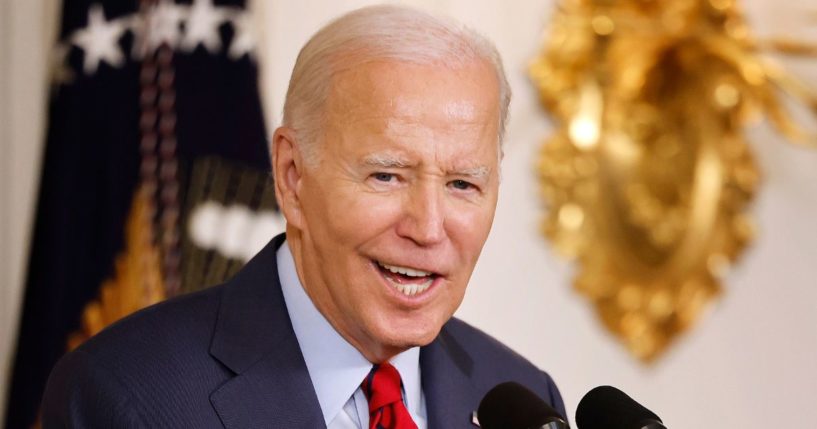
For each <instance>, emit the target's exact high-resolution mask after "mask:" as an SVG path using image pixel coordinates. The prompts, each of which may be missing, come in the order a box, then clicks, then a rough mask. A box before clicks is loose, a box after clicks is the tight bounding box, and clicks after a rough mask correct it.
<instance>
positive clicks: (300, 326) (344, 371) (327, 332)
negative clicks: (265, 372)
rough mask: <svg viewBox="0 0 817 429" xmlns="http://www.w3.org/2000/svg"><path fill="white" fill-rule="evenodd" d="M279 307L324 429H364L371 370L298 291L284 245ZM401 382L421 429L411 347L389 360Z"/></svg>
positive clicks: (416, 356)
mask: <svg viewBox="0 0 817 429" xmlns="http://www.w3.org/2000/svg"><path fill="white" fill-rule="evenodd" d="M276 257H277V261H278V276H279V277H280V280H281V289H282V290H283V293H284V302H285V303H286V306H287V311H288V312H289V319H290V320H291V321H292V328H293V330H294V331H295V337H296V338H297V339H298V344H299V345H300V347H301V353H302V354H303V356H304V361H305V362H306V368H307V370H308V371H309V377H310V378H311V379H312V386H313V387H314V388H315V393H316V394H317V396H318V402H319V403H320V406H321V412H322V413H323V419H324V421H325V422H326V426H327V428H328V429H368V427H369V404H368V401H367V400H366V396H365V394H364V393H363V390H362V389H361V388H360V384H361V383H362V382H363V380H364V379H365V378H366V376H367V375H368V374H369V371H370V370H371V369H372V363H371V362H369V361H368V360H367V359H366V358H365V357H363V355H362V354H361V353H360V352H359V351H358V350H357V349H356V348H354V346H352V345H351V344H349V343H348V342H347V341H346V340H345V339H344V338H343V337H342V336H341V335H340V334H338V332H337V331H335V329H334V328H333V327H332V325H331V324H329V322H328V321H327V320H326V318H324V317H323V315H322V314H321V313H320V311H318V309H317V308H316V307H315V304H313V303H312V300H310V299H309V296H308V295H307V294H306V292H305V291H304V289H303V286H302V284H301V281H300V279H299V278H298V273H297V271H296V270H295V260H294V259H293V257H292V252H291V250H290V249H289V243H288V242H284V244H282V245H281V247H280V248H279V249H278V253H277V255H276ZM390 362H391V364H392V365H394V367H395V368H397V370H398V371H399V372H400V377H401V379H402V381H403V402H404V403H405V405H406V408H407V409H408V411H409V414H411V418H412V419H413V420H414V422H415V423H417V427H418V429H426V426H427V424H426V404H425V398H424V397H423V391H422V388H421V386H420V348H419V347H414V348H411V349H409V350H406V351H404V352H403V353H400V354H399V355H397V356H395V357H394V358H392V359H391V361H390Z"/></svg>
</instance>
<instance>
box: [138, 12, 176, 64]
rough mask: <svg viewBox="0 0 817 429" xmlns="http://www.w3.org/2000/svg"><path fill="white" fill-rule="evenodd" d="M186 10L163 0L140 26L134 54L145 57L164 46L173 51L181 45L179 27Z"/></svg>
mask: <svg viewBox="0 0 817 429" xmlns="http://www.w3.org/2000/svg"><path fill="white" fill-rule="evenodd" d="M185 15H186V10H185V7H183V6H178V5H176V4H175V3H173V1H172V0H171V1H168V0H161V1H159V4H158V5H156V6H155V7H153V8H152V9H151V11H150V12H149V14H148V16H147V18H146V20H145V21H143V22H142V23H141V24H140V25H139V30H138V31H137V36H138V37H139V40H138V42H137V43H136V44H135V45H134V54H135V55H136V56H137V57H140V58H141V57H144V56H145V54H147V53H148V52H153V51H155V50H156V49H158V48H159V46H161V45H162V43H167V45H168V46H169V47H170V48H171V49H173V48H175V47H176V45H177V44H178V43H179V32H180V30H179V25H180V23H181V22H182V21H183V20H184V19H185Z"/></svg>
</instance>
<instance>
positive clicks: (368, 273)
mask: <svg viewBox="0 0 817 429" xmlns="http://www.w3.org/2000/svg"><path fill="white" fill-rule="evenodd" d="M509 98H510V91H509V89H508V84H507V82H506V80H505V76H504V72H503V69H502V65H501V61H500V58H499V55H498V54H497V52H496V50H495V48H493V46H492V45H491V44H490V43H489V42H488V41H487V40H485V39H484V38H482V37H481V36H479V35H477V34H475V33H473V32H471V31H469V30H467V29H463V28H462V27H460V26H458V25H455V24H452V23H449V22H447V21H444V20H440V19H437V18H434V17H431V16H428V15H426V14H424V13H421V12H417V11H414V10H411V9H406V8H402V7H394V6H378V7H371V8H365V9H360V10H357V11H354V12H351V13H349V14H347V15H345V16H343V17H341V18H339V19H338V20H336V21H334V22H332V23H330V24H329V25H328V26H326V27H325V28H323V29H322V30H320V31H319V32H318V33H317V34H316V35H315V36H313V37H312V39H311V40H310V41H309V42H308V43H307V44H306V46H304V48H303V49H302V50H301V53H300V55H299V56H298V60H297V63H296V65H295V68H294V70H293V74H292V79H291V81H290V86H289V91H288V93H287V98H286V102H285V106H284V120H283V125H282V126H281V127H280V128H278V129H277V130H276V131H275V134H274V137H273V142H272V154H273V170H274V177H275V186H276V195H277V197H278V201H279V203H280V207H281V209H282V211H283V214H284V216H285V217H286V220H287V230H286V234H285V236H284V235H282V236H278V237H276V238H274V239H273V240H272V242H271V243H270V244H269V245H268V246H267V247H266V248H265V249H264V250H262V251H261V252H260V253H259V254H258V255H257V256H256V257H255V258H254V259H253V260H251V261H250V262H249V263H248V264H247V266H246V267H245V268H244V269H243V270H242V271H241V272H240V273H239V274H238V275H237V276H236V277H235V278H233V279H232V280H230V281H229V282H227V283H226V284H224V285H221V286H217V287H213V288H210V289H207V290H204V291H202V292H199V293H197V294H193V295H189V296H185V297H182V298H179V299H175V300H172V301H170V302H166V303H163V304H160V305H158V306H155V307H152V308H149V309H147V310H144V311H142V312H140V313H137V314H136V315H134V316H131V317H129V318H128V319H126V320H124V321H122V322H120V323H118V324H116V325H115V326H113V327H111V328H110V329H108V330H106V331H104V332H102V333H101V334H99V335H98V336H97V337H95V338H94V339H92V340H90V341H89V342H88V343H86V344H85V345H83V346H82V347H80V348H79V349H78V350H77V351H75V352H73V353H71V354H69V355H68V356H66V357H65V358H64V359H63V360H62V361H61V362H60V363H59V364H58V366H57V367H56V369H55V370H54V372H53V374H52V375H51V378H50V380H49V385H48V388H47V392H46V398H45V401H44V405H43V411H44V416H43V419H44V420H43V422H44V425H45V426H46V427H58V426H59V427H63V426H70V427H86V426H87V427H221V426H224V427H231V428H249V427H267V428H320V427H329V428H381V427H384V428H426V427H428V428H445V429H448V428H467V427H473V423H472V413H473V410H475V409H476V408H477V405H478V404H479V401H480V399H481V398H482V396H483V395H484V394H485V393H486V392H487V391H488V390H489V389H490V388H491V387H493V386H494V385H496V384H497V383H500V382H503V381H509V380H514V381H517V382H520V383H522V384H525V385H527V386H528V387H529V388H531V389H532V390H534V391H536V392H537V393H538V394H539V395H541V396H542V397H543V398H544V399H545V400H547V401H549V402H550V403H551V404H552V405H553V406H554V407H555V408H557V409H558V410H560V411H561V412H562V413H564V406H563V404H562V401H561V398H560V396H559V393H558V390H557V389H556V387H555V385H554V384H553V382H552V380H551V379H550V377H548V375H547V374H545V373H543V372H541V371H540V370H538V369H536V368H535V367H534V366H533V365H531V364H530V363H529V362H527V361H526V360H524V359H523V358H522V357H520V356H519V355H517V354H515V353H513V352H512V351H510V350H509V349H507V348H506V347H504V346H502V345H501V344H500V343H498V342H497V341H496V340H494V339H492V338H490V337H488V336H487V335H485V334H483V333H481V332H480V331H478V330H476V329H474V328H472V327H470V326H468V325H466V324H465V323H463V322H461V321H459V320H456V319H453V318H452V315H453V313H454V311H455V310H456V309H457V307H458V306H459V305H460V302H461V301H462V299H463V295H464V293H465V288H466V286H467V284H468V280H469V277H470V276H471V272H472V270H473V268H474V265H475V263H476V261H477V258H478V257H479V253H480V251H481V249H482V246H483V244H484V243H485V240H486V238H487V236H488V232H489V230H490V228H491V223H492V221H493V216H494V210H495V207H496V202H497V193H498V188H499V164H500V158H501V146H500V145H501V143H500V142H501V139H502V134H503V128H504V124H505V118H506V116H507V108H508V102H509ZM497 287H502V285H497Z"/></svg>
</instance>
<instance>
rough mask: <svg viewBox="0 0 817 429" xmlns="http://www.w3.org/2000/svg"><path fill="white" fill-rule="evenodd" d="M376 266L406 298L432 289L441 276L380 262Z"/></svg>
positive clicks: (376, 262)
mask: <svg viewBox="0 0 817 429" xmlns="http://www.w3.org/2000/svg"><path fill="white" fill-rule="evenodd" d="M375 265H377V268H378V269H379V270H380V272H381V273H382V274H383V277H385V278H386V280H388V281H389V284H390V285H391V286H392V287H393V288H394V289H396V290H397V291H398V292H400V293H402V294H403V295H405V296H414V295H417V294H420V293H423V292H425V291H426V290H427V289H428V288H429V287H431V284H432V283H434V280H435V279H436V278H437V277H439V274H435V273H432V272H428V271H422V270H417V269H414V268H408V267H401V266H398V265H388V264H384V263H382V262H380V261H375Z"/></svg>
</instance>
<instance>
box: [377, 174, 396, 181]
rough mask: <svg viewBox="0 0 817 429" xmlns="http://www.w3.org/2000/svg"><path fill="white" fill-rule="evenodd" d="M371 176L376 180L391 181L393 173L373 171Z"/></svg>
mask: <svg viewBox="0 0 817 429" xmlns="http://www.w3.org/2000/svg"><path fill="white" fill-rule="evenodd" d="M372 177H373V178H374V179H375V180H377V181H378V182H391V181H392V179H394V174H391V173H374V174H372Z"/></svg>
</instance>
